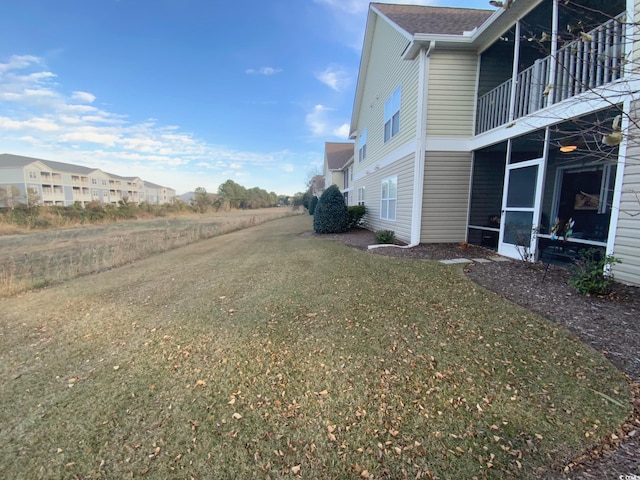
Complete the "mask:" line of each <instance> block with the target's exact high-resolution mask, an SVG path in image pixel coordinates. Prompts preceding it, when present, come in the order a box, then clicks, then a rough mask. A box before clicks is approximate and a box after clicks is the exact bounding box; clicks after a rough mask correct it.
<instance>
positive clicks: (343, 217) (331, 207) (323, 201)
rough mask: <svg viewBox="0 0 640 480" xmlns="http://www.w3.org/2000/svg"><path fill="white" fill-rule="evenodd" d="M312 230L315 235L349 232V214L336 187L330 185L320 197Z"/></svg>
mask: <svg viewBox="0 0 640 480" xmlns="http://www.w3.org/2000/svg"><path fill="white" fill-rule="evenodd" d="M313 230H314V231H315V232H316V233H343V232H346V231H347V230H349V212H347V206H346V205H345V203H344V197H343V196H342V193H341V192H340V189H339V188H338V187H337V186H336V185H331V186H330V187H329V188H327V189H326V190H325V191H324V193H323V194H322V196H321V197H320V200H319V201H318V205H317V206H316V209H315V212H314V216H313Z"/></svg>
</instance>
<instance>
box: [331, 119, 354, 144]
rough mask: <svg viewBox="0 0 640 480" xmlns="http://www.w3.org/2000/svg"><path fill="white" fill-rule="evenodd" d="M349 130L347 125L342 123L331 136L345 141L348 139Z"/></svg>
mask: <svg viewBox="0 0 640 480" xmlns="http://www.w3.org/2000/svg"><path fill="white" fill-rule="evenodd" d="M349 129H350V127H349V124H348V123H343V124H342V125H340V126H339V127H338V128H335V129H334V130H333V135H334V136H336V137H340V138H343V139H345V140H347V139H348V138H349Z"/></svg>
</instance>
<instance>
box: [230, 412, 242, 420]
mask: <svg viewBox="0 0 640 480" xmlns="http://www.w3.org/2000/svg"><path fill="white" fill-rule="evenodd" d="M232 417H233V418H235V419H236V420H240V419H241V418H242V415H240V414H239V413H238V412H236V413H234V414H233V415H232Z"/></svg>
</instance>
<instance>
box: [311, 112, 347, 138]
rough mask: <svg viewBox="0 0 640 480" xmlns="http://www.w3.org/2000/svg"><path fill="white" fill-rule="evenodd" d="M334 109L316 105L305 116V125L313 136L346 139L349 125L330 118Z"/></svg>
mask: <svg viewBox="0 0 640 480" xmlns="http://www.w3.org/2000/svg"><path fill="white" fill-rule="evenodd" d="M333 111H334V110H333V109H332V108H329V107H325V106H324V105H316V106H314V107H313V110H312V111H311V112H309V113H308V114H307V116H306V118H305V120H306V122H307V127H308V128H309V130H310V131H311V134H312V135H313V136H314V137H339V138H342V139H347V138H348V136H349V125H348V124H346V123H343V124H339V123H338V122H336V121H335V120H334V119H332V118H331V112H333Z"/></svg>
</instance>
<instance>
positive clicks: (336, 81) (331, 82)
mask: <svg viewBox="0 0 640 480" xmlns="http://www.w3.org/2000/svg"><path fill="white" fill-rule="evenodd" d="M316 78H317V79H318V80H320V81H321V82H322V83H324V84H325V85H327V86H328V87H330V88H332V89H333V90H335V91H336V92H343V91H345V90H346V89H347V88H348V87H349V86H350V85H351V76H350V75H349V74H348V73H347V71H346V70H345V69H343V68H340V67H336V66H329V67H327V68H326V69H325V70H324V71H322V72H320V73H317V74H316Z"/></svg>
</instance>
